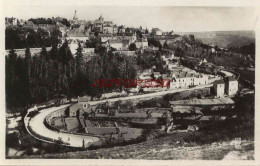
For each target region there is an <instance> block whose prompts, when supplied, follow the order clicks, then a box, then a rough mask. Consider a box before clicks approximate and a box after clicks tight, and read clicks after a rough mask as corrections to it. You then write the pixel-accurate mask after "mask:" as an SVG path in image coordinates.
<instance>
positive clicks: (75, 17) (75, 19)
mask: <svg viewBox="0 0 260 166" xmlns="http://www.w3.org/2000/svg"><path fill="white" fill-rule="evenodd" d="M73 20H74V21H78V16H77V10H75V13H74V17H73Z"/></svg>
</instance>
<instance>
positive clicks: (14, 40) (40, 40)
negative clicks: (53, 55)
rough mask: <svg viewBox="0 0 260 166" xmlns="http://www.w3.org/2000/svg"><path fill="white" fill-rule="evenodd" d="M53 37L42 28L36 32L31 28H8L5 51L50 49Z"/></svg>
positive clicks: (6, 30)
mask: <svg viewBox="0 0 260 166" xmlns="http://www.w3.org/2000/svg"><path fill="white" fill-rule="evenodd" d="M51 35H52V34H49V33H48V32H47V31H46V30H44V29H42V28H39V29H38V30H37V31H34V30H33V29H30V28H23V27H11V28H9V27H7V28H6V29H5V49H21V48H26V47H29V48H39V47H40V48H41V47H42V46H45V47H50V46H51V42H52V41H51Z"/></svg>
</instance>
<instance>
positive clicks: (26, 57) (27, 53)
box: [25, 47, 31, 80]
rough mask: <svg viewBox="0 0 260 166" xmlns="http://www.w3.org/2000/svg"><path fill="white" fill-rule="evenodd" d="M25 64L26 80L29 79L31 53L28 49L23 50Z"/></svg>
mask: <svg viewBox="0 0 260 166" xmlns="http://www.w3.org/2000/svg"><path fill="white" fill-rule="evenodd" d="M25 62H26V67H27V73H28V79H29V80H30V78H31V51H30V48H29V47H26V49H25Z"/></svg>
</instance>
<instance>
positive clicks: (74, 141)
mask: <svg viewBox="0 0 260 166" xmlns="http://www.w3.org/2000/svg"><path fill="white" fill-rule="evenodd" d="M212 86H213V84H209V85H201V86H197V87H193V88H187V89H173V90H167V91H161V92H156V93H149V94H143V95H137V96H128V97H121V98H112V99H106V100H100V101H90V104H98V103H103V102H106V101H110V102H111V101H112V102H115V101H117V100H129V99H139V98H147V97H155V96H161V95H165V94H169V93H176V92H181V91H186V90H189V91H190V90H195V89H201V88H206V87H212ZM68 106H69V104H67V105H62V106H59V107H51V108H48V109H43V110H41V111H39V113H38V114H37V115H35V116H34V117H32V118H30V117H27V115H26V116H25V118H24V122H25V126H26V129H27V131H28V132H29V133H30V134H31V135H32V136H34V137H35V138H37V139H39V140H41V141H45V142H50V141H48V140H45V139H44V138H50V139H54V140H59V138H61V140H62V141H63V142H65V143H69V145H68V146H72V147H83V142H84V144H85V147H88V146H89V145H91V144H92V143H93V142H96V141H99V140H100V139H99V138H98V137H94V136H86V135H75V134H70V133H63V132H57V131H53V130H50V129H48V128H47V127H46V126H45V125H44V121H45V117H46V116H47V115H48V114H50V113H52V112H54V111H56V110H58V109H61V108H64V107H68ZM28 126H30V128H31V130H32V131H33V132H34V133H36V134H37V135H39V136H41V137H43V138H39V136H35V135H34V134H33V133H31V132H30V130H29V129H28ZM83 140H84V141H83Z"/></svg>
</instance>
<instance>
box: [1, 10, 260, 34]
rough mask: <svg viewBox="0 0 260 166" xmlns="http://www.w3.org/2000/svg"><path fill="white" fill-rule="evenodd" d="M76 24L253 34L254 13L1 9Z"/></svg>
mask: <svg viewBox="0 0 260 166" xmlns="http://www.w3.org/2000/svg"><path fill="white" fill-rule="evenodd" d="M75 10H77V16H78V18H79V19H80V20H95V19H97V18H98V17H99V16H100V15H101V14H102V16H103V17H104V19H105V21H113V22H114V23H115V24H117V25H126V26H129V27H139V26H142V27H143V28H146V27H147V28H148V29H151V28H160V29H161V30H163V31H171V30H173V31H174V32H198V31H229V30H254V29H255V26H256V21H257V11H256V9H255V8H252V7H176V6H173V7H168V6H162V7H158V6H58V7H57V6H25V5H24V6H19V7H14V6H8V7H7V6H5V7H4V10H3V11H4V15H5V17H15V18H19V19H29V18H37V17H46V18H47V17H57V16H60V17H65V18H67V19H72V18H73V15H74V11H75Z"/></svg>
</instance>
